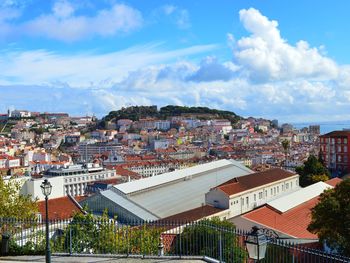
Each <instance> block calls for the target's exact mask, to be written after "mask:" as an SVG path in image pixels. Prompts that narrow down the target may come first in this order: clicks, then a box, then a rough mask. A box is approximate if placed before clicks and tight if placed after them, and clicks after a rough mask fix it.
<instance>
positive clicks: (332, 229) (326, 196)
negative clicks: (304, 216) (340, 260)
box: [308, 179, 350, 256]
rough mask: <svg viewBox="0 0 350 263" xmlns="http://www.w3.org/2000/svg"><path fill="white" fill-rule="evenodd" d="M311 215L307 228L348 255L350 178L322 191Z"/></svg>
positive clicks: (349, 254) (349, 250)
mask: <svg viewBox="0 0 350 263" xmlns="http://www.w3.org/2000/svg"><path fill="white" fill-rule="evenodd" d="M311 217H312V219H311V223H310V225H309V227H308V230H309V231H311V232H312V233H317V235H318V237H319V239H320V241H321V242H325V243H326V244H327V246H329V247H330V248H332V249H336V250H337V252H338V253H339V254H342V255H346V256H350V179H346V180H344V181H342V182H341V183H339V184H338V185H337V186H336V187H335V188H334V189H330V190H326V191H325V192H324V193H322V194H321V196H320V201H319V202H318V204H317V205H316V206H315V207H314V208H313V209H312V210H311Z"/></svg>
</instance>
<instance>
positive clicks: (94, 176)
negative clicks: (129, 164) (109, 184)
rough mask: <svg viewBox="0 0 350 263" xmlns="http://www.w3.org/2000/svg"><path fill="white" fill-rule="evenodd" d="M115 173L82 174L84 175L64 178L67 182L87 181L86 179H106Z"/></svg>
mask: <svg viewBox="0 0 350 263" xmlns="http://www.w3.org/2000/svg"><path fill="white" fill-rule="evenodd" d="M112 176H113V174H111V173H106V174H99V175H87V176H82V177H78V176H77V177H72V178H67V179H64V182H65V183H71V182H80V181H85V180H96V179H104V178H108V177H112Z"/></svg>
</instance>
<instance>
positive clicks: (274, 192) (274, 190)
mask: <svg viewBox="0 0 350 263" xmlns="http://www.w3.org/2000/svg"><path fill="white" fill-rule="evenodd" d="M273 194H274V195H276V187H274V188H273Z"/></svg>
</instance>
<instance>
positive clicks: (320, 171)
mask: <svg viewBox="0 0 350 263" xmlns="http://www.w3.org/2000/svg"><path fill="white" fill-rule="evenodd" d="M295 171H296V172H297V173H298V174H299V175H300V186H302V187H305V186H308V185H311V184H314V183H317V182H319V181H327V180H328V179H329V176H330V174H329V171H328V170H327V168H326V167H324V166H323V164H322V163H321V162H320V161H319V160H318V159H317V158H316V157H315V156H314V155H310V156H309V158H308V159H307V160H306V161H305V162H304V165H302V166H299V167H297V168H296V169H295Z"/></svg>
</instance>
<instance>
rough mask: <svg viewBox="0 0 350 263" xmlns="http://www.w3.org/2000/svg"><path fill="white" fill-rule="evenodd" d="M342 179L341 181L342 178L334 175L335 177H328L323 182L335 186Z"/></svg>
mask: <svg viewBox="0 0 350 263" xmlns="http://www.w3.org/2000/svg"><path fill="white" fill-rule="evenodd" d="M342 181H343V180H342V179H340V178H338V177H335V178H332V179H330V180H328V181H325V183H326V184H329V185H331V186H333V187H335V186H336V185H337V184H339V183H340V182H342Z"/></svg>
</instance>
